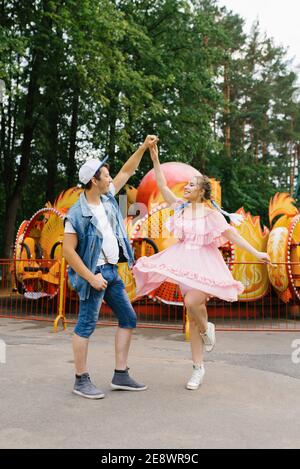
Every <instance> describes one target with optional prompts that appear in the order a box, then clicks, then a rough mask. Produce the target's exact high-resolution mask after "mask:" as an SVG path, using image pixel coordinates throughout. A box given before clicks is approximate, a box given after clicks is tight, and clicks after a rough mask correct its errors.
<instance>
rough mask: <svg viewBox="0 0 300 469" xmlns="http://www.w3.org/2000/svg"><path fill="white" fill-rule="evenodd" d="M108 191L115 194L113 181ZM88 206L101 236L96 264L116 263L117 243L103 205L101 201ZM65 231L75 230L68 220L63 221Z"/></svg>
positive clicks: (72, 231) (117, 256)
mask: <svg viewBox="0 0 300 469" xmlns="http://www.w3.org/2000/svg"><path fill="white" fill-rule="evenodd" d="M109 191H110V192H111V193H112V194H113V195H115V193H116V190H115V186H114V185H113V183H111V184H110V186H109ZM88 206H89V209H90V210H91V212H92V213H93V215H94V216H95V217H96V218H97V220H98V224H97V229H98V231H99V232H100V233H101V236H102V237H103V241H102V250H101V253H100V256H99V259H98V262H97V265H103V264H106V263H107V262H108V263H110V264H117V263H118V260H119V244H118V240H117V238H116V236H115V234H114V232H113V229H112V227H111V224H110V223H109V221H108V218H107V215H106V212H105V209H104V206H103V204H102V202H101V201H100V204H99V205H91V204H88ZM65 233H74V234H76V231H75V230H74V228H73V226H72V225H71V223H70V222H69V220H66V223H65ZM103 251H104V253H105V257H106V259H105V257H104V254H103Z"/></svg>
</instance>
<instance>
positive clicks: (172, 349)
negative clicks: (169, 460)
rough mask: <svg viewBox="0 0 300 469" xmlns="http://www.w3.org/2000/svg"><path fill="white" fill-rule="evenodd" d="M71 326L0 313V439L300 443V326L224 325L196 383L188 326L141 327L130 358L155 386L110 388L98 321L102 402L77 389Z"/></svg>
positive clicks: (108, 343) (89, 443)
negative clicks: (231, 328)
mask: <svg viewBox="0 0 300 469" xmlns="http://www.w3.org/2000/svg"><path fill="white" fill-rule="evenodd" d="M71 333H72V331H71V329H70V330H69V331H67V332H59V333H57V334H55V333H53V330H52V327H51V325H50V324H44V323H36V322H28V321H15V320H8V319H0V339H2V340H5V342H6V344H7V360H6V364H0V378H1V381H0V382H1V387H0V406H1V409H0V419H1V425H0V448H107V449H109V448H143V449H145V448H146V449H151V448H177V449H181V448H199V449H202V448H300V364H298V365H297V364H293V362H292V359H291V354H292V351H293V349H292V347H291V344H292V342H293V340H295V339H299V341H300V333H265V332H263V333H250V332H242V333H236V332H220V333H218V336H217V340H218V344H217V347H216V349H215V351H214V352H213V353H212V354H210V355H207V357H206V358H207V360H206V370H207V374H206V380H205V383H204V384H203V386H202V388H201V389H200V390H199V391H196V392H191V391H186V390H185V388H184V384H185V382H186V380H187V378H189V375H190V353H189V343H187V342H185V340H184V337H183V335H182V334H180V333H178V332H172V331H159V330H146V329H139V330H137V331H136V334H135V337H134V341H133V345H132V353H131V357H130V363H129V364H130V367H131V370H132V374H133V376H134V377H135V378H137V379H139V380H140V381H141V382H145V383H147V384H148V385H149V389H148V391H146V392H140V393H128V392H116V391H114V392H112V391H110V388H109V383H110V379H111V376H112V369H113V364H114V354H113V340H114V329H113V328H101V329H97V331H96V332H95V334H94V336H93V338H92V341H91V347H90V371H91V374H92V377H93V380H94V381H95V382H96V383H97V384H98V385H99V386H101V387H102V389H104V390H105V391H106V392H107V396H106V398H105V399H104V400H101V401H89V400H86V399H82V398H80V397H78V396H75V395H73V394H72V393H71V389H72V386H73V363H72V352H71ZM299 344H300V342H299ZM299 347H300V345H299ZM298 356H300V352H299V354H298Z"/></svg>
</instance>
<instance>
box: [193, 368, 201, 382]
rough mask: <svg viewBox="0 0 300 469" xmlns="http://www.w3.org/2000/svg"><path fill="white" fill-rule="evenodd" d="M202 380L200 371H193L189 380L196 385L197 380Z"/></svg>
mask: <svg viewBox="0 0 300 469" xmlns="http://www.w3.org/2000/svg"><path fill="white" fill-rule="evenodd" d="M201 378H202V369H198V370H194V371H193V374H192V377H191V379H190V382H191V383H198V381H199V380H201Z"/></svg>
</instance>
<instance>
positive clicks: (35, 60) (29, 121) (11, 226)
mask: <svg viewBox="0 0 300 469" xmlns="http://www.w3.org/2000/svg"><path fill="white" fill-rule="evenodd" d="M43 10H44V12H45V13H46V12H48V11H49V1H48V0H44V1H43ZM51 24H52V20H51V18H50V17H49V16H48V15H44V17H43V19H42V27H43V29H44V30H45V31H49V30H50V28H51ZM45 41H46V38H45ZM46 45H47V44H45V45H44V47H41V46H40V47H39V49H37V50H35V49H33V51H32V61H31V62H32V67H31V72H30V80H29V84H28V92H27V98H26V104H25V116H24V127H23V132H22V133H23V140H22V143H21V160H20V165H19V168H18V174H17V180H16V183H15V186H14V188H13V189H12V191H11V195H10V196H9V197H8V198H7V199H6V218H5V221H6V224H5V229H4V247H3V254H4V257H9V256H10V255H11V247H12V245H13V243H14V232H15V225H16V218H17V211H18V208H19V205H20V199H21V195H22V191H23V188H24V186H25V184H26V181H27V175H28V170H29V163H30V157H31V143H32V139H33V132H34V129H35V126H36V118H35V110H36V105H37V98H38V96H39V86H38V78H39V73H40V67H41V64H42V61H43V57H44V54H45V49H46Z"/></svg>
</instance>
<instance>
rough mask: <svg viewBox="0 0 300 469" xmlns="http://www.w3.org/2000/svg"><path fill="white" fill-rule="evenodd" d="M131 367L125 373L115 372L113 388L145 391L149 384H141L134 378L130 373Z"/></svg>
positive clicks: (112, 382)
mask: <svg viewBox="0 0 300 469" xmlns="http://www.w3.org/2000/svg"><path fill="white" fill-rule="evenodd" d="M128 370H129V368H127V370H126V371H125V372H124V373H116V372H115V373H114V376H113V379H112V381H111V387H112V389H115V390H117V389H120V390H123V391H145V390H146V389H147V386H145V385H144V384H139V383H137V382H136V381H134V379H132V378H130V376H129V373H128Z"/></svg>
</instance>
